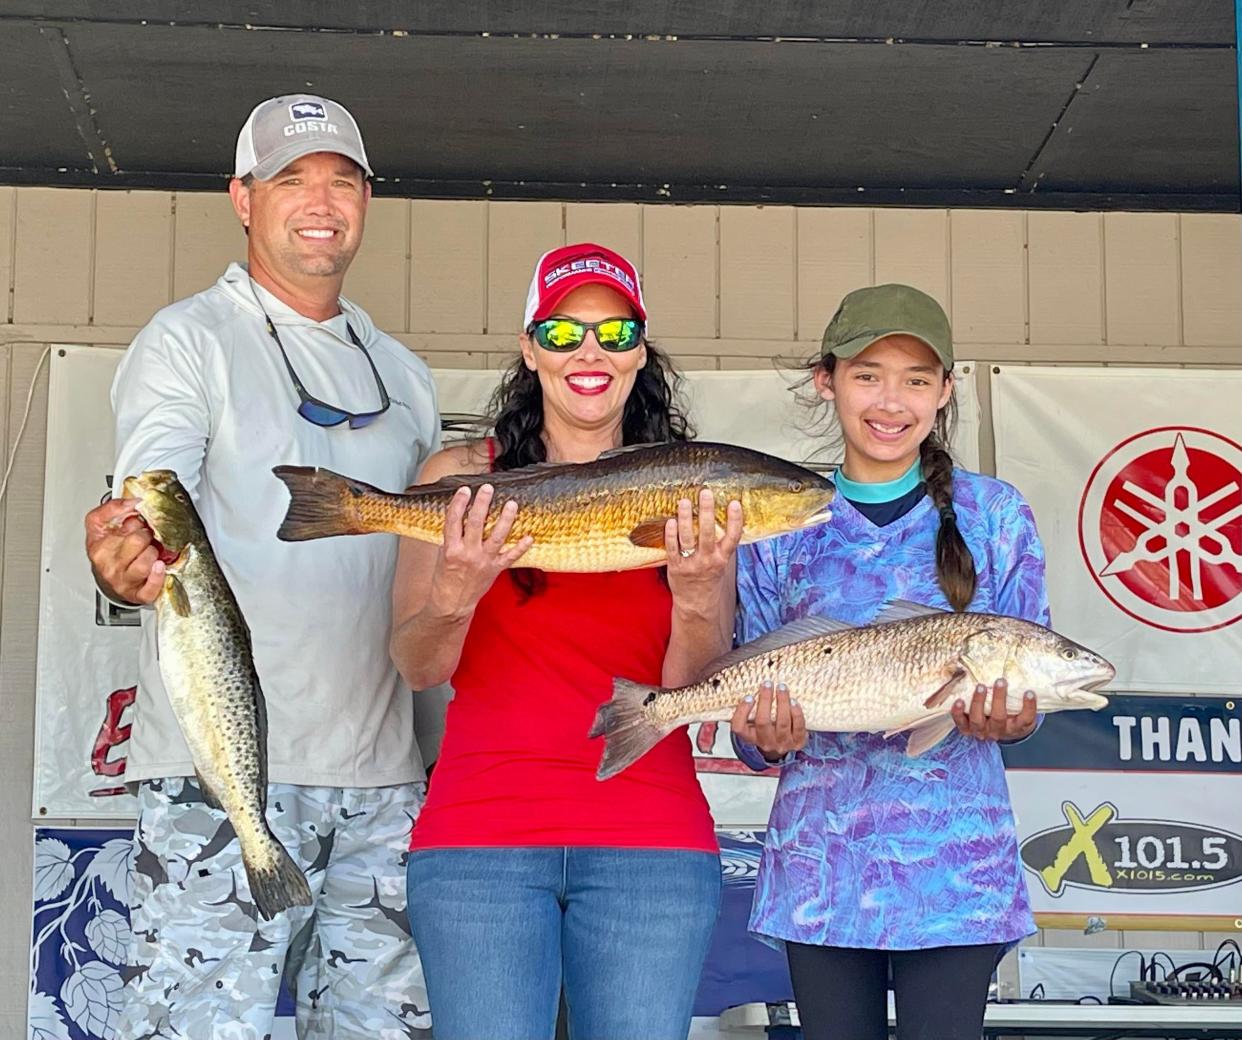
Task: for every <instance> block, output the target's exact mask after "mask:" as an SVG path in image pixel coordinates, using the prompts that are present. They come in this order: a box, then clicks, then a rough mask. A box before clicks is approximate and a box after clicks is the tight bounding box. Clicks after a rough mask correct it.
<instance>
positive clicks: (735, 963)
mask: <svg viewBox="0 0 1242 1040" xmlns="http://www.w3.org/2000/svg"><path fill="white" fill-rule="evenodd" d="M131 834H132V832H131V831H130V830H103V829H85V828H48V827H41V828H37V829H36V830H35V847H34V927H33V935H32V939H31V961H30V1007H29V1030H28V1040H114V1037H115V1035H116V1024H117V1020H118V1017H119V1015H120V1010H121V993H122V989H123V987H124V985H125V983H126V982H127V981H128V980H129V978H130V977H131V975H132V974H133V973H134V972H136V971H138V970H139V969H137V968H134V967H132V966H130V965H129V964H128V963H127V962H128V948H129V909H128V907H129V885H130V850H131V840H130V839H131ZM718 836H719V839H720V851H721V869H722V871H723V880H724V887H723V891H722V895H721V905H720V916H719V917H718V918H717V921H716V931H715V933H714V935H713V936H712V945H711V951H710V953H709V954H708V958H707V964H706V965H705V966H704V968H703V977H702V981H701V982H700V984H699V992H698V995H697V997H696V998H695V1005H694V1013H695V1014H696V1015H718V1014H720V1012H721V1011H723V1010H724V1009H725V1008H728V1007H732V1006H734V1005H737V1004H745V1003H750V1002H754V1001H758V1002H776V1001H786V1000H792V999H793V989H792V987H791V985H790V982H789V972H788V969H787V968H786V966H785V958H784V956H783V955H782V954H780V953H778V952H777V951H776V950H774V949H771V948H770V947H768V946H765V945H764V944H763V943H760V942H758V941H757V940H755V939H752V938H751V937H750V936H749V935H747V933H746V921H747V918H748V917H749V915H750V902H751V897H752V896H753V895H754V891H755V875H756V873H757V872H758V868H759V853H760V852H761V851H762V849H763V832H762V831H721V832H720V833H719V835H718ZM276 1013H277V1016H278V1018H277V1029H276V1030H275V1031H274V1032H273V1040H279V1038H281V1037H291V1036H292V1035H293V1030H292V1021H293V1020H292V1017H291V1016H292V1014H293V1006H292V1001H291V1000H290V999H289V996H288V994H287V992H285V991H283V990H282V992H281V999H280V1002H279V1003H278V1004H277V1008H276Z"/></svg>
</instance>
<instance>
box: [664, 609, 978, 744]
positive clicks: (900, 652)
mask: <svg viewBox="0 0 1242 1040" xmlns="http://www.w3.org/2000/svg"><path fill="white" fill-rule="evenodd" d="M981 617H986V615H978V614H974V615H965V614H945V615H941V616H934V617H929V618H928V620H927V623H925V624H921V625H917V626H915V625H910V624H908V623H905V622H894V623H892V627H890V626H874V627H868V628H853V629H847V630H845V631H841V632H835V633H832V634H829V635H825V636H821V637H819V638H817V639H812V640H808V641H805V642H801V643H795V644H793V645H791V646H788V647H782V648H778V649H774V650H769V651H764V652H760V653H756V654H750V655H748V656H747V657H746V658H744V659H743V660H742V661H739V662H738V663H737V664H735V665H732V666H729V667H728V668H726V669H724V670H723V671H721V672H720V673H719V674H718V675H717V676H713V677H710V678H708V679H705V680H703V681H700V682H698V683H695V684H693V685H691V686H688V687H684V688H682V689H680V690H675V691H670V692H669V693H667V694H665V695H663V696H662V697H660V698H659V700H658V701H657V702H656V703H655V705H653V708H654V709H655V711H654V713H653V714H654V717H655V718H657V719H659V721H660V722H661V723H662V724H671V725H674V726H676V725H684V724H686V723H688V722H690V721H696V720H698V719H699V717H700V716H701V715H702V713H704V712H712V713H713V715H714V717H715V719H716V720H717V721H724V720H726V719H728V718H730V717H731V716H732V715H733V711H734V709H735V708H736V707H737V703H738V701H739V700H741V698H742V697H743V696H745V695H746V694H748V693H754V691H755V690H756V689H758V688H759V685H760V684H761V683H763V682H771V683H773V684H774V685H775V684H776V683H782V682H783V683H785V684H786V685H787V686H788V687H789V688H790V691H791V692H792V694H793V695H794V696H795V697H796V698H797V699H798V703H799V705H801V707H802V711H803V714H804V715H805V717H806V723H807V728H808V729H812V730H823V731H834V730H836V731H850V730H853V729H856V728H858V726H859V725H860V724H862V723H868V724H870V725H875V724H883V725H884V727H885V728H888V725H889V724H894V725H896V724H900V722H902V721H905V719H906V717H907V716H910V715H921V714H924V713H925V712H926V709H925V708H924V706H923V703H922V702H923V700H924V699H925V698H926V697H927V695H928V693H929V692H930V691H933V690H935V689H937V688H939V687H940V686H941V685H943V684H944V683H945V682H946V681H948V680H949V679H950V678H951V677H952V675H953V674H954V672H955V671H956V669H957V665H956V656H957V653H956V652H957V647H958V646H960V644H961V642H964V641H965V640H966V639H967V638H968V637H969V636H970V635H971V634H973V632H975V631H977V630H979V629H980V628H983V627H984V625H983V624H982V623H981V622H980V620H979V619H980V618H981ZM896 626H903V627H902V628H900V629H898V628H896ZM717 679H719V680H720V681H719V683H717V682H716V680H717Z"/></svg>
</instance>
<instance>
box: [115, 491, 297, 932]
mask: <svg viewBox="0 0 1242 1040" xmlns="http://www.w3.org/2000/svg"><path fill="white" fill-rule="evenodd" d="M124 487H125V495H126V497H130V498H136V499H138V500H139V504H138V512H139V514H140V515H141V516H142V517H143V519H144V520H145V521H146V522H147V525H148V526H149V527H150V528H151V530H152V532H153V534H154V537H155V538H156V540H157V542H158V544H159V547H160V549H161V552H162V554H163V556H164V557H167V559H166V572H165V577H164V585H163V589H162V590H161V593H160V595H159V596H158V597H157V598H156V600H155V615H156V646H157V651H158V655H159V666H160V674H161V677H162V678H163V680H164V688H165V690H166V692H167V695H168V700H169V704H170V705H171V707H172V709H173V714H174V715H175V716H176V718H177V724H178V726H179V727H180V729H181V733H182V735H183V737H184V738H185V742H186V746H187V747H188V748H189V750H190V757H191V759H192V760H193V762H194V768H195V772H196V774H197V776H198V781H199V787H200V790H201V791H202V794H203V798H204V800H206V801H207V803H208V804H209V805H212V806H214V807H216V808H219V809H222V810H223V811H224V813H225V814H226V816H227V817H228V820H229V822H230V823H231V824H232V826H233V830H234V831H235V833H236V835H237V839H238V842H239V844H240V846H241V857H242V864H243V868H244V870H245V872H246V877H247V880H248V882H249V887H250V893H251V896H252V897H253V899H254V902H255V905H256V906H257V907H258V910H259V913H260V914H262V916H263V917H265V918H267V919H271V918H272V917H274V916H275V915H276V914H278V913H280V912H281V911H282V910H285V909H288V908H289V907H291V906H309V905H310V903H311V894H310V887H309V885H308V884H307V882H306V876H305V875H304V874H303V873H302V871H301V869H300V868H299V867H298V865H297V864H296V863H295V862H294V861H293V859H292V857H291V856H290V855H289V853H288V851H287V850H286V849H285V847H284V846H283V845H282V844H281V843H280V841H279V839H277V838H276V836H275V835H274V834H273V833H272V831H271V828H270V827H269V826H268V823H267V815H266V812H267V713H266V707H265V705H264V701H263V691H262V688H261V686H260V683H259V677H258V674H257V672H256V670H255V666H254V658H253V654H252V648H251V640H250V630H249V628H248V627H247V625H246V620H245V618H244V617H243V616H242V613H241V608H240V607H239V606H238V604H237V600H236V598H235V597H234V595H233V591H232V589H231V588H230V587H229V583H228V579H227V578H226V577H225V575H224V572H223V571H222V570H221V568H220V565H219V562H218V561H217V560H216V557H215V553H214V552H213V551H212V548H211V544H210V542H209V541H208V538H207V534H206V531H205V530H204V529H203V526H202V521H201V520H200V519H199V517H198V514H197V512H196V511H195V509H194V506H193V503H192V502H191V500H190V497H189V495H188V494H187V492H186V491H185V489H184V488H183V487H182V486H181V484H180V482H179V481H178V480H177V477H176V474H175V473H173V472H172V471H171V470H151V471H148V472H147V473H144V474H142V475H141V476H139V477H128V478H127V479H126V480H125V485H124Z"/></svg>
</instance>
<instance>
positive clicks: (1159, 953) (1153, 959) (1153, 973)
mask: <svg viewBox="0 0 1242 1040" xmlns="http://www.w3.org/2000/svg"><path fill="white" fill-rule="evenodd" d="M1157 957H1163V958H1164V959H1165V960H1166V961H1168V962H1169V970H1170V971H1177V965H1176V964H1175V963H1173V958H1172V957H1170V956H1169V955H1168V954H1167V953H1165V952H1164V950H1159V951H1157V952H1156V953H1153V954H1152V956H1151V981H1152V982H1155V981H1156V958H1157ZM1164 977H1165V978H1166V979H1167V978H1168V977H1169V972H1167V971H1166V972H1165V973H1164Z"/></svg>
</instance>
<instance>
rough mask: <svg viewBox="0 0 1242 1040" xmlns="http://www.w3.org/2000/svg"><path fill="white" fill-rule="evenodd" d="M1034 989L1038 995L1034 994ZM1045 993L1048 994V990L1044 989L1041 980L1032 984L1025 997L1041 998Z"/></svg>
mask: <svg viewBox="0 0 1242 1040" xmlns="http://www.w3.org/2000/svg"><path fill="white" fill-rule="evenodd" d="M1036 991H1038V992H1039V996H1038V997H1037V996H1035V993H1036ZM1047 995H1048V991H1047V990H1046V989H1044V984H1043V983H1042V982H1038V983H1036V984H1035V985H1034V986H1032V987H1031V992H1030V993H1028V994H1027V996H1026V999H1027V1000H1043V999H1044V997H1046V996H1047Z"/></svg>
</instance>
